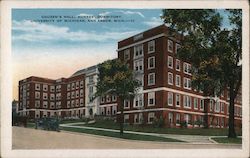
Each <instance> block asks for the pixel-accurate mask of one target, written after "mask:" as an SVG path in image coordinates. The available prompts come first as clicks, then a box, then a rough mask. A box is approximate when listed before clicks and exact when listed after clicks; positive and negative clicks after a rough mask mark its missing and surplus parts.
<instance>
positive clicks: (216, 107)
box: [215, 101, 220, 112]
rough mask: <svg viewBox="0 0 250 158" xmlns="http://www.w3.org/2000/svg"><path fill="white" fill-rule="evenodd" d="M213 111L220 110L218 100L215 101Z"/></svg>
mask: <svg viewBox="0 0 250 158" xmlns="http://www.w3.org/2000/svg"><path fill="white" fill-rule="evenodd" d="M215 111H216V112H220V102H218V101H217V102H216V103H215Z"/></svg>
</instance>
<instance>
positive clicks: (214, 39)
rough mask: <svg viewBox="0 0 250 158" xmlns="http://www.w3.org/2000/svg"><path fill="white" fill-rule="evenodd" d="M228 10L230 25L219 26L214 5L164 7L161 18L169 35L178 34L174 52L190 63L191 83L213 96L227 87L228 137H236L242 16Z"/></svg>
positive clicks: (220, 18)
mask: <svg viewBox="0 0 250 158" xmlns="http://www.w3.org/2000/svg"><path fill="white" fill-rule="evenodd" d="M227 12H228V14H229V20H230V24H231V28H230V29H225V28H222V19H223V17H222V16H221V15H220V14H219V12H218V11H217V10H214V9H187V10H177V9H174V10H163V15H162V18H163V19H164V22H165V23H166V24H167V25H169V26H170V28H171V30H170V34H169V35H170V36H178V35H179V34H180V35H181V38H180V42H181V45H182V47H181V49H180V50H179V51H178V54H177V56H178V57H179V58H181V59H182V60H185V61H187V62H190V63H191V64H192V67H193V69H192V74H193V75H192V87H194V88H197V89H200V90H202V91H203V92H204V95H205V96H212V97H213V96H219V95H221V93H222V92H223V91H224V90H225V89H227V88H228V90H229V94H230V95H229V96H230V103H229V104H230V105H229V109H230V110H229V132H228V137H236V133H235V129H234V100H235V98H236V96H237V94H238V91H239V89H240V86H241V72H242V71H241V64H240V61H241V54H242V49H241V42H242V41H241V40H242V34H241V32H242V30H241V24H242V19H241V10H227ZM205 108H208V107H207V101H206V102H205ZM205 121H207V120H205Z"/></svg>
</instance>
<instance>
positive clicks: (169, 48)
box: [168, 40, 174, 53]
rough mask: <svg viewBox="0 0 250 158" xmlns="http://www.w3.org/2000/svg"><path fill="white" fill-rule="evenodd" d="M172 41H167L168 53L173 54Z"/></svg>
mask: <svg viewBox="0 0 250 158" xmlns="http://www.w3.org/2000/svg"><path fill="white" fill-rule="evenodd" d="M173 49H174V48H173V41H171V40H168V51H169V52H171V53H172V52H173Z"/></svg>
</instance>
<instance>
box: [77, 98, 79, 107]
mask: <svg viewBox="0 0 250 158" xmlns="http://www.w3.org/2000/svg"><path fill="white" fill-rule="evenodd" d="M78 106H79V100H78V99H77V100H76V107H78Z"/></svg>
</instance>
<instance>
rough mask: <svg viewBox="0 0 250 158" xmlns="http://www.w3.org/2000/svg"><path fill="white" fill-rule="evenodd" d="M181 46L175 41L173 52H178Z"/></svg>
mask: <svg viewBox="0 0 250 158" xmlns="http://www.w3.org/2000/svg"><path fill="white" fill-rule="evenodd" d="M180 48H181V45H180V44H178V43H176V44H175V53H176V54H177V53H178V50H179V49H180Z"/></svg>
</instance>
